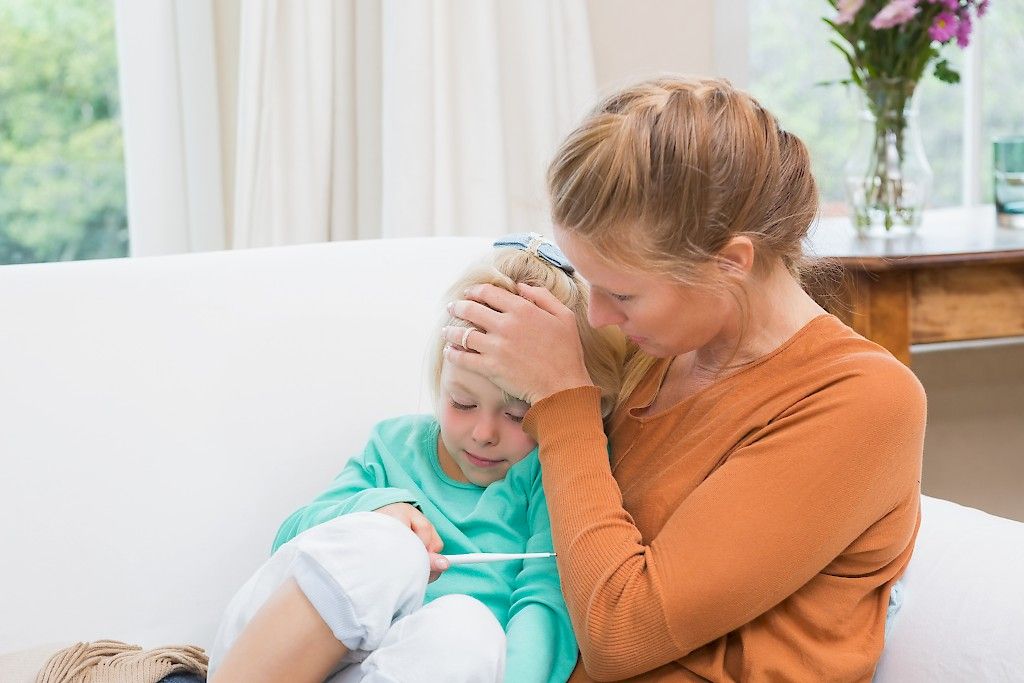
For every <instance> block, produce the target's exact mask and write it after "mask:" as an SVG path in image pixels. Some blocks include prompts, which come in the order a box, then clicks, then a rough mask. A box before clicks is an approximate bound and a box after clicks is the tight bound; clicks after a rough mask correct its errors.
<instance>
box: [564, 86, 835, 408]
mask: <svg viewBox="0 0 1024 683" xmlns="http://www.w3.org/2000/svg"><path fill="white" fill-rule="evenodd" d="M548 188H549V192H550V196H551V204H552V218H553V220H554V222H555V224H556V225H558V226H559V227H560V228H561V229H564V230H566V231H567V232H571V233H572V234H573V235H574V236H576V237H579V238H581V239H582V240H584V241H585V242H587V243H588V244H589V245H590V246H592V247H593V248H594V250H595V252H596V253H597V254H599V255H601V256H602V257H603V258H605V259H607V260H608V261H609V262H614V264H615V265H617V266H619V267H623V266H624V267H626V268H629V269H634V270H637V271H642V272H645V273H653V274H658V275H665V276H668V277H671V278H673V279H675V280H677V281H678V282H680V283H682V284H685V285H690V286H698V287H705V288H708V289H712V290H718V291H728V292H729V293H730V294H732V296H734V297H735V298H736V300H737V303H738V305H739V307H740V309H741V310H743V311H745V296H744V293H743V292H742V291H738V290H737V288H736V286H735V285H733V284H731V283H730V281H729V278H727V276H726V274H725V272H726V271H728V270H729V269H730V268H731V267H732V264H730V263H728V262H726V261H725V260H724V259H721V258H720V257H719V256H718V254H719V252H720V251H721V250H722V248H723V247H725V246H726V245H727V244H728V242H729V241H730V240H731V239H732V238H733V237H737V236H746V237H748V238H750V240H751V241H752V242H753V244H754V254H755V263H754V267H755V271H757V272H765V271H766V270H767V269H768V268H770V267H772V266H773V264H775V263H778V262H781V263H782V264H784V265H785V267H786V268H788V269H789V270H790V272H791V273H793V274H794V276H796V277H799V276H800V273H801V269H802V266H803V264H804V258H803V252H802V248H801V242H802V240H803V238H804V236H805V235H806V234H807V230H808V229H809V227H810V225H811V222H812V221H813V219H814V217H815V215H816V214H817V212H818V189H817V186H816V184H815V181H814V176H813V175H812V173H811V163H810V156H809V154H808V152H807V148H806V147H805V146H804V144H803V142H801V141H800V139H799V138H797V137H796V136H795V135H792V134H791V133H788V132H786V131H784V130H782V129H781V128H780V127H779V124H778V121H777V120H776V119H775V117H774V116H772V115H771V114H770V113H769V112H767V111H766V110H765V109H764V108H763V107H762V106H761V105H760V104H759V103H758V102H757V100H755V99H754V98H753V97H751V96H750V95H748V94H747V93H745V92H742V91H740V90H737V89H735V88H733V87H732V86H731V85H730V84H729V83H728V82H727V81H724V80H718V79H708V78H687V77H665V78H658V79H654V80H650V81H645V82H642V83H638V84H636V85H634V86H631V87H627V88H625V89H623V90H621V91H619V92H617V93H615V94H613V95H611V96H610V97H608V98H606V99H605V100H604V101H603V102H601V103H600V104H599V105H598V106H597V107H596V108H595V109H594V111H592V112H591V113H590V115H589V116H588V117H587V118H586V119H585V120H584V121H583V123H582V124H581V125H580V126H579V127H577V128H576V130H575V131H573V132H572V133H571V134H570V135H569V137H568V138H567V139H566V140H565V142H564V143H563V144H562V146H561V148H560V149H559V151H558V153H557V154H556V156H555V159H554V161H552V163H551V165H550V167H549V169H548ZM715 264H717V265H719V266H721V267H719V268H709V267H708V266H710V265H715ZM655 360H656V359H654V358H651V357H649V356H647V355H646V354H644V353H642V352H640V351H638V350H636V349H633V350H632V352H631V355H630V358H629V360H628V363H627V369H626V374H625V378H624V382H623V387H622V398H625V397H626V396H628V394H629V393H630V392H631V391H633V390H634V389H635V388H636V386H637V384H638V383H639V381H640V380H641V379H642V378H643V376H644V375H645V374H646V373H647V371H648V370H649V369H650V367H651V365H652V364H653V363H654V362H655Z"/></svg>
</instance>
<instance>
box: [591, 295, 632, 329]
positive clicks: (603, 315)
mask: <svg viewBox="0 0 1024 683" xmlns="http://www.w3.org/2000/svg"><path fill="white" fill-rule="evenodd" d="M625 319H626V318H625V316H624V315H622V314H621V313H619V312H618V311H616V310H615V309H614V307H612V306H611V305H610V304H609V303H608V302H607V301H605V300H604V299H603V298H602V297H597V296H595V297H592V298H591V299H590V303H589V304H588V305H587V322H588V323H590V326H591V327H594V328H597V327H604V326H606V325H619V324H621V323H622V322H623V321H624V320H625Z"/></svg>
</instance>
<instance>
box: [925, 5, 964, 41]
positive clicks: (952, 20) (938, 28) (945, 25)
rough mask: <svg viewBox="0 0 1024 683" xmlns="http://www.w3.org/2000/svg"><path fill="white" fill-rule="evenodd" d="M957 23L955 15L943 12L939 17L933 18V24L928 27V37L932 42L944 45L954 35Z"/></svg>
mask: <svg viewBox="0 0 1024 683" xmlns="http://www.w3.org/2000/svg"><path fill="white" fill-rule="evenodd" d="M958 23H959V22H957V19H956V15H955V14H953V13H952V12H943V13H942V14H940V15H939V16H937V17H935V22H934V23H932V25H931V26H930V27H928V35H929V36H931V38H932V40H934V41H937V42H939V43H945V42H946V41H948V40H949V39H950V38H952V37H953V36H955V35H956V32H957V24H958Z"/></svg>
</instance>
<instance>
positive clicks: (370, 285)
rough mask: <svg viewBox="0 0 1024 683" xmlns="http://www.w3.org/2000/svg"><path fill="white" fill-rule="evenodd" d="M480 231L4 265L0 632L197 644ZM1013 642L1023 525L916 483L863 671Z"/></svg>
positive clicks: (383, 394) (399, 368) (425, 321)
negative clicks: (916, 495) (902, 580)
mask: <svg viewBox="0 0 1024 683" xmlns="http://www.w3.org/2000/svg"><path fill="white" fill-rule="evenodd" d="M487 248H488V240H486V239H478V238H433V239H414V240H386V241H363V242H349V243H334V244H323V245H309V246H300V247H284V248H275V249H259V250H250V251H244V252H222V253H207V254H196V255H185V256H172V257H160V258H145V259H124V260H112V261H95V262H81V263H66V264H44V265H29V266H5V267H0V455H2V463H3V468H2V470H0V553H2V561H0V573H2V581H0V652H5V651H12V650H17V649H20V648H25V647H28V646H32V645H38V644H40V643H49V642H61V641H73V640H80V639H81V640H87V639H99V638H116V639H121V640H127V641H131V642H137V643H140V644H143V645H144V646H156V645H162V644H171V643H195V644H198V645H202V646H209V644H210V640H211V638H212V635H213V633H214V629H215V626H216V624H217V620H218V617H219V614H220V612H221V610H222V608H223V607H224V605H225V603H226V602H227V600H228V599H229V597H230V596H231V594H232V593H233V591H234V590H235V589H236V587H238V586H239V585H240V584H241V583H242V582H243V580H244V579H245V578H246V577H247V575H248V574H249V573H250V572H251V571H252V570H253V569H254V568H255V567H256V566H257V565H258V563H260V562H261V561H262V560H263V559H264V558H265V557H266V555H267V553H268V551H269V548H270V543H271V539H272V538H273V536H274V532H275V531H276V529H277V525H278V524H279V522H280V521H281V520H282V519H283V518H284V517H285V516H286V515H287V514H288V513H290V512H291V511H292V510H293V509H294V508H295V507H296V506H298V505H300V504H302V503H304V502H306V501H307V500H309V498H310V497H311V496H313V495H314V494H316V493H317V492H318V491H319V490H320V489H321V488H322V487H324V486H325V485H326V484H327V483H328V482H329V481H330V480H331V478H332V477H333V476H334V475H335V474H336V473H337V472H338V471H339V470H340V468H341V467H342V464H343V462H344V460H345V458H346V457H348V456H349V455H351V454H352V453H356V452H358V450H359V449H360V448H361V447H362V444H363V440H364V438H365V436H366V434H367V432H368V429H369V427H370V425H371V424H372V423H373V422H374V421H376V420H378V419H380V418H382V417H385V416H389V415H393V414H399V413H403V412H413V411H429V410H430V402H429V398H428V393H427V392H426V390H425V382H424V374H425V373H424V367H423V366H424V357H425V349H426V347H427V342H428V340H429V339H430V338H431V337H432V335H434V334H436V332H437V330H436V320H437V317H438V312H439V310H440V308H439V304H440V296H441V292H442V291H443V289H444V287H445V286H446V285H447V284H448V282H449V281H450V280H451V279H452V278H453V276H454V275H455V274H456V273H457V272H459V271H460V270H461V269H462V268H463V267H464V266H465V264H467V263H468V261H469V260H470V259H471V258H472V257H474V256H475V255H478V254H480V253H482V252H483V251H484V250H485V249H487ZM972 455H973V454H971V453H965V454H964V457H972ZM926 460H927V459H926ZM925 466H926V467H927V461H926V465H925ZM1022 650H1024V524H1021V523H1018V522H1012V521H1009V520H1005V519H1000V518H996V517H993V516H990V515H987V514H985V513H983V512H980V511H978V510H973V509H970V508H965V507H961V506H959V505H955V504H953V503H950V502H946V501H942V500H935V499H926V500H925V506H924V522H923V525H922V528H921V533H920V537H919V539H918V546H917V552H916V554H915V556H914V559H913V562H912V563H911V566H910V569H909V570H908V572H907V576H906V602H905V604H904V607H903V609H902V611H901V612H900V613H899V614H898V615H897V617H896V620H895V622H894V623H893V630H892V632H891V634H890V638H889V641H888V643H887V645H886V650H885V653H884V655H883V658H882V662H881V664H880V666H879V670H878V674H877V677H876V680H881V681H899V682H901V683H904V682H907V681H981V680H1007V681H1009V680H1016V681H1021V680H1024V654H1022ZM513 683H514V682H513Z"/></svg>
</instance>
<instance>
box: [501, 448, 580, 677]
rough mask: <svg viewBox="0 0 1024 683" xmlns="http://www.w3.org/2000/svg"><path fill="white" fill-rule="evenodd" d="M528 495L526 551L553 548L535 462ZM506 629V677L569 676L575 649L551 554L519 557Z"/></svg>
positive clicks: (575, 658)
mask: <svg viewBox="0 0 1024 683" xmlns="http://www.w3.org/2000/svg"><path fill="white" fill-rule="evenodd" d="M528 495H529V496H530V500H529V506H528V507H527V517H528V520H529V524H530V537H529V540H528V541H527V544H526V549H525V552H551V547H552V546H551V521H550V519H549V517H548V509H547V504H546V503H545V500H544V487H543V486H542V483H541V477H540V471H539V468H538V471H537V473H536V476H535V477H534V478H533V485H532V487H531V490H530V491H529V492H528ZM505 631H506V637H507V640H506V659H505V680H506V681H524V682H525V683H563V682H564V681H565V680H567V679H568V678H569V675H570V674H571V673H572V670H573V669H574V668H575V666H576V660H577V655H578V649H577V646H576V637H575V636H574V635H573V632H572V623H571V622H570V620H569V611H568V609H567V608H566V606H565V600H564V599H563V598H562V589H561V585H560V583H559V580H558V571H557V567H556V566H555V562H554V560H551V559H540V560H524V561H523V568H522V570H521V571H520V572H519V575H518V576H517V577H516V583H515V587H514V589H513V592H512V601H511V606H510V608H509V621H508V626H507V628H506V629H505Z"/></svg>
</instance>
